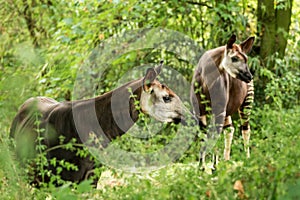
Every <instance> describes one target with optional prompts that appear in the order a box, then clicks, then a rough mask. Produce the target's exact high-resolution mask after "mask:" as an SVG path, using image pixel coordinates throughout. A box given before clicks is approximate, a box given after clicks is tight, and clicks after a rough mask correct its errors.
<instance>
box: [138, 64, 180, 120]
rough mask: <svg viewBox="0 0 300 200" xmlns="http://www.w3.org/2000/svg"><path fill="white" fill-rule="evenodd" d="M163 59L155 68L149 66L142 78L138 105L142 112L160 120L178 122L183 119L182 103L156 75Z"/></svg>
mask: <svg viewBox="0 0 300 200" xmlns="http://www.w3.org/2000/svg"><path fill="white" fill-rule="evenodd" d="M162 64H163V61H161V63H160V65H159V66H157V67H155V68H149V69H148V70H147V72H146V75H145V77H144V79H143V91H142V94H141V99H140V105H141V110H142V112H144V113H146V114H148V115H150V116H152V117H154V118H155V119H157V120H158V121H161V122H175V123H179V122H180V121H181V120H182V119H183V113H182V112H183V109H182V108H183V107H182V106H183V104H182V102H181V100H180V98H179V97H178V96H177V95H176V94H175V93H174V92H173V91H172V90H171V89H169V88H168V87H167V86H166V85H164V84H161V83H160V82H159V81H158V80H156V77H157V76H158V75H159V73H160V71H161V67H162Z"/></svg>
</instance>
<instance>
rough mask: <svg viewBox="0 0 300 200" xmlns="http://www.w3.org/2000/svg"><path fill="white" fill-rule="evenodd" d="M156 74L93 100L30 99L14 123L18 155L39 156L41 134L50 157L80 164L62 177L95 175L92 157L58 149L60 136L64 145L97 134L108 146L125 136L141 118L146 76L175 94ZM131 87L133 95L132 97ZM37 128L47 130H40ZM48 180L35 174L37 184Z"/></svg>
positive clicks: (12, 131) (62, 174)
mask: <svg viewBox="0 0 300 200" xmlns="http://www.w3.org/2000/svg"><path fill="white" fill-rule="evenodd" d="M153 73H154V71H153V70H152V71H151V70H149V73H147V74H146V76H145V78H141V79H139V80H135V81H131V82H129V83H127V84H125V85H123V86H121V87H119V88H117V89H115V90H113V91H110V92H108V93H105V94H103V95H101V96H98V97H96V98H92V99H87V100H79V101H67V102H57V101H55V100H53V99H51V98H47V97H36V98H30V99H28V100H27V101H26V102H25V103H24V104H23V105H22V106H21V108H20V110H19V111H18V113H17V115H16V117H15V118H14V120H13V123H12V126H11V137H13V138H15V139H16V147H17V155H18V157H19V158H20V159H22V160H25V161H27V160H28V159H29V160H30V159H32V158H34V157H35V156H36V149H35V147H36V144H37V140H36V139H37V137H38V136H39V134H40V136H42V137H44V140H42V144H44V145H46V147H47V158H48V159H49V160H50V159H52V158H54V157H56V158H57V160H65V161H67V162H70V163H73V164H75V165H77V166H78V171H76V170H66V169H63V171H62V172H61V174H60V175H61V178H62V179H63V180H69V181H75V182H80V181H83V180H85V179H86V178H89V177H90V176H91V175H93V173H92V171H93V169H94V168H95V167H96V166H95V162H94V161H92V160H90V158H89V157H87V158H82V157H80V156H78V155H77V154H76V151H70V150H66V149H63V148H55V147H57V146H58V145H60V139H59V137H60V136H64V140H63V144H67V143H68V142H70V141H71V140H72V139H74V138H75V139H76V141H77V143H79V144H83V143H85V142H86V141H87V140H88V139H89V134H90V133H94V134H96V135H97V136H98V137H101V138H102V139H104V140H103V141H102V142H101V145H102V146H103V147H106V146H107V145H108V143H109V142H110V141H112V140H113V139H115V138H117V137H118V136H121V135H123V134H124V133H125V132H126V131H127V130H128V129H129V128H130V127H131V126H132V125H133V124H134V123H135V122H136V121H137V120H138V115H139V112H140V111H139V110H137V109H136V106H135V104H134V101H135V100H138V101H139V100H140V98H141V94H142V91H143V89H145V88H146V89H148V88H149V87H150V86H149V85H148V86H145V85H143V83H144V81H145V79H147V77H151V80H150V83H151V84H152V85H156V86H159V87H160V88H163V89H164V90H166V91H168V92H169V94H170V95H175V93H173V92H172V91H171V90H170V89H169V88H167V87H166V86H162V85H161V84H160V83H159V82H158V81H157V80H155V77H156V76H157V75H158V74H157V73H156V72H155V74H153ZM143 87H144V88H143ZM129 88H131V90H132V92H133V94H134V96H135V97H134V98H133V97H132V96H130V95H131V94H130V93H129V91H128V89H129ZM176 97H177V96H176ZM177 98H178V97H177ZM178 99H179V98H178ZM112 107H113V109H114V111H113V110H112ZM37 121H40V124H39V125H37V124H36V122H37ZM37 129H39V130H43V129H44V131H42V132H40V133H39V132H38V131H36V130H37ZM48 170H52V172H53V173H54V174H55V173H56V167H53V166H52V165H49V167H48ZM49 180H50V177H45V179H42V177H41V176H39V175H38V174H35V181H34V183H39V182H41V181H45V182H48V181H49ZM95 181H97V180H95Z"/></svg>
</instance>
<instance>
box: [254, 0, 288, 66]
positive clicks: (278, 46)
mask: <svg viewBox="0 0 300 200" xmlns="http://www.w3.org/2000/svg"><path fill="white" fill-rule="evenodd" d="M257 5H258V7H257V11H258V12H257V19H258V24H259V25H260V26H261V27H260V28H258V31H259V32H260V33H261V44H260V57H261V59H262V61H263V64H264V65H266V64H267V63H266V62H267V58H268V57H269V56H271V55H273V54H274V53H275V52H277V53H278V55H279V58H283V57H284V54H285V48H286V45H287V35H288V33H289V27H290V24H291V15H292V0H287V1H280V2H278V3H277V5H276V6H274V0H258V4H257ZM271 65H272V63H271ZM269 67H272V66H269Z"/></svg>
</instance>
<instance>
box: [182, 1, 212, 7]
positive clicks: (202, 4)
mask: <svg viewBox="0 0 300 200" xmlns="http://www.w3.org/2000/svg"><path fill="white" fill-rule="evenodd" d="M186 3H189V4H193V5H197V6H205V7H207V8H213V7H212V6H210V5H208V4H207V2H194V1H186Z"/></svg>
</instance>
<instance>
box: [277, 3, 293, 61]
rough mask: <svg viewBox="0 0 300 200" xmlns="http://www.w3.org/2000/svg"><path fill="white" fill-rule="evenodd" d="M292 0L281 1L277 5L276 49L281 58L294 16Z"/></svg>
mask: <svg viewBox="0 0 300 200" xmlns="http://www.w3.org/2000/svg"><path fill="white" fill-rule="evenodd" d="M292 3H293V1H292V0H287V1H284V2H283V1H281V2H279V3H278V4H277V5H276V7H277V9H276V24H277V27H276V29H277V38H276V43H277V46H276V51H277V52H278V55H279V57H280V58H283V57H284V54H285V48H286V45H287V39H288V38H287V36H288V33H289V30H290V24H291V16H292Z"/></svg>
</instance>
